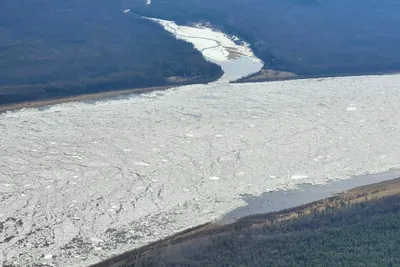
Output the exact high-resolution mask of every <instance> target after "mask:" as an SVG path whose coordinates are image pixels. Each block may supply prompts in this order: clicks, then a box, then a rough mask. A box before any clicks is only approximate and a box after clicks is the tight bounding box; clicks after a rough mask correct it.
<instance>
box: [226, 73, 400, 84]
mask: <svg viewBox="0 0 400 267" xmlns="http://www.w3.org/2000/svg"><path fill="white" fill-rule="evenodd" d="M283 72H285V71H283ZM258 73H259V72H256V73H252V74H250V75H248V76H247V77H242V78H239V79H237V80H234V81H231V82H230V83H232V84H235V83H238V84H245V83H266V82H278V81H294V80H310V79H317V80H318V79H330V78H341V77H361V76H390V75H398V74H400V71H387V72H365V73H338V74H320V75H296V74H294V75H295V76H290V77H270V78H268V77H260V78H257V76H258V75H259V74H258Z"/></svg>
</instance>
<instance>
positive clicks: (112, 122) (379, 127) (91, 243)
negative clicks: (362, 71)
mask: <svg viewBox="0 0 400 267" xmlns="http://www.w3.org/2000/svg"><path fill="white" fill-rule="evenodd" d="M399 80H400V76H398V75H393V76H366V77H347V78H330V79H323V80H298V81H285V82H271V83H263V84H262V83H260V84H221V83H213V84H210V85H191V86H186V87H181V88H177V89H173V90H169V91H166V92H157V93H153V94H149V95H145V96H142V97H135V98H133V99H129V100H115V101H108V102H98V103H96V104H84V103H67V104H61V105H57V106H53V107H50V108H49V109H47V110H44V111H38V110H34V109H29V110H22V111H18V112H12V113H6V114H1V115H0V136H1V139H0V145H1V150H0V263H8V264H14V265H15V266H32V265H34V263H38V264H39V263H47V264H54V265H57V266H85V265H88V264H89V263H94V262H96V261H99V260H101V259H103V258H104V257H109V256H111V255H113V254H115V253H121V252H123V251H126V250H129V249H132V248H135V247H138V246H142V245H144V244H147V243H148V242H151V241H155V240H157V239H160V238H162V237H164V236H166V235H170V234H173V233H175V232H177V231H180V230H183V229H185V228H187V227H191V226H194V225H197V224H200V223H204V222H206V221H209V220H213V219H215V218H218V217H219V216H221V215H223V214H224V213H226V212H228V211H230V210H232V209H234V208H236V207H239V206H243V205H245V202H244V201H243V200H242V199H241V197H240V194H244V193H246V194H253V195H260V194H262V193H263V192H266V191H271V190H282V189H289V188H293V187H295V186H296V184H300V183H304V182H309V183H315V184H316V183H326V182H328V181H329V180H334V179H345V178H349V177H351V176H353V175H356V174H357V175H358V174H365V173H379V172H384V171H387V170H389V169H391V168H399V165H400V164H399V162H400V145H399V144H400V116H398V112H399V110H400V83H399ZM349 107H352V108H350V109H349ZM0 265H1V264H0Z"/></svg>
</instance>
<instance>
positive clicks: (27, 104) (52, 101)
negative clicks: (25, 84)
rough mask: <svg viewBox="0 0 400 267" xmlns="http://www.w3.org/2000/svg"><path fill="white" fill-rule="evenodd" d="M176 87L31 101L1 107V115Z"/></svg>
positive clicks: (136, 89) (169, 87)
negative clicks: (20, 110) (21, 110)
mask: <svg viewBox="0 0 400 267" xmlns="http://www.w3.org/2000/svg"><path fill="white" fill-rule="evenodd" d="M174 87H179V86H159V87H150V88H135V89H126V90H117V91H110V92H103V93H97V94H84V95H79V96H71V97H65V98H58V99H49V100H41V101H30V102H24V103H19V104H10V105H0V113H4V112H7V111H16V110H19V109H25V108H40V107H46V106H52V105H57V104H62V103H69V102H80V101H88V100H92V101H101V100H104V99H110V98H115V97H127V96H129V95H139V94H144V93H150V92H154V91H165V90H168V89H171V88H174Z"/></svg>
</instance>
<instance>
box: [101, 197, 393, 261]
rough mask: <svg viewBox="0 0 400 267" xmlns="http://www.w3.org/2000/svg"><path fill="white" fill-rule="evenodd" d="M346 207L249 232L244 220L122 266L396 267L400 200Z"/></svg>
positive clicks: (277, 221) (385, 199) (391, 199)
mask: <svg viewBox="0 0 400 267" xmlns="http://www.w3.org/2000/svg"><path fill="white" fill-rule="evenodd" d="M346 205H347V204H346V203H343V205H342V207H341V208H327V209H325V210H324V211H322V212H313V213H311V214H310V215H304V216H301V217H299V218H293V219H291V220H282V221H279V220H276V221H275V222H273V223H272V224H264V225H262V224H260V225H258V226H253V227H242V226H241V224H246V223H247V222H248V221H251V218H247V219H246V218H244V219H243V221H240V220H239V221H238V222H237V223H236V224H234V225H233V227H232V229H231V231H229V232H227V233H224V234H216V235H214V236H212V237H210V238H197V239H193V240H190V241H187V242H183V243H182V244H181V245H179V244H178V245H176V244H175V245H173V242H171V243H170V247H168V246H161V247H160V248H159V249H155V250H153V251H151V252H150V253H148V254H145V253H142V255H145V256H142V257H138V258H137V260H136V261H134V262H133V263H131V264H126V265H124V266H130V267H138V266H148V267H150V266H154V267H155V266H157V267H158V266H170V267H172V266H174V267H191V266H193V267H194V266H215V267H217V266H377V267H381V266H400V196H399V195H394V196H389V197H386V198H383V199H379V200H373V201H368V202H362V203H358V204H355V205H349V206H346ZM246 221H247V222H246ZM99 266H102V265H99Z"/></svg>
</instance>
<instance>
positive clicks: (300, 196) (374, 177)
mask: <svg viewBox="0 0 400 267" xmlns="http://www.w3.org/2000/svg"><path fill="white" fill-rule="evenodd" d="M399 177H400V170H390V171H388V172H385V173H380V174H371V175H360V176H355V177H353V178H351V179H348V180H341V181H335V182H331V183H328V184H326V185H310V184H302V185H300V186H299V188H298V189H295V190H289V191H274V192H267V193H264V194H262V195H261V196H259V197H255V196H251V195H243V199H244V200H245V201H246V203H247V205H246V206H244V207H240V208H237V209H235V210H233V211H231V212H229V213H228V214H226V215H225V216H224V217H223V220H228V221H230V220H234V219H237V218H240V217H245V216H248V215H254V214H261V213H268V212H274V211H279V210H283V209H287V208H292V207H295V206H299V205H303V204H307V203H310V202H313V201H317V200H319V199H323V198H326V197H330V196H332V195H334V194H338V193H341V192H343V191H346V190H349V189H352V188H354V187H359V186H365V185H369V184H373V183H378V182H383V181H387V180H391V179H395V178H399Z"/></svg>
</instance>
